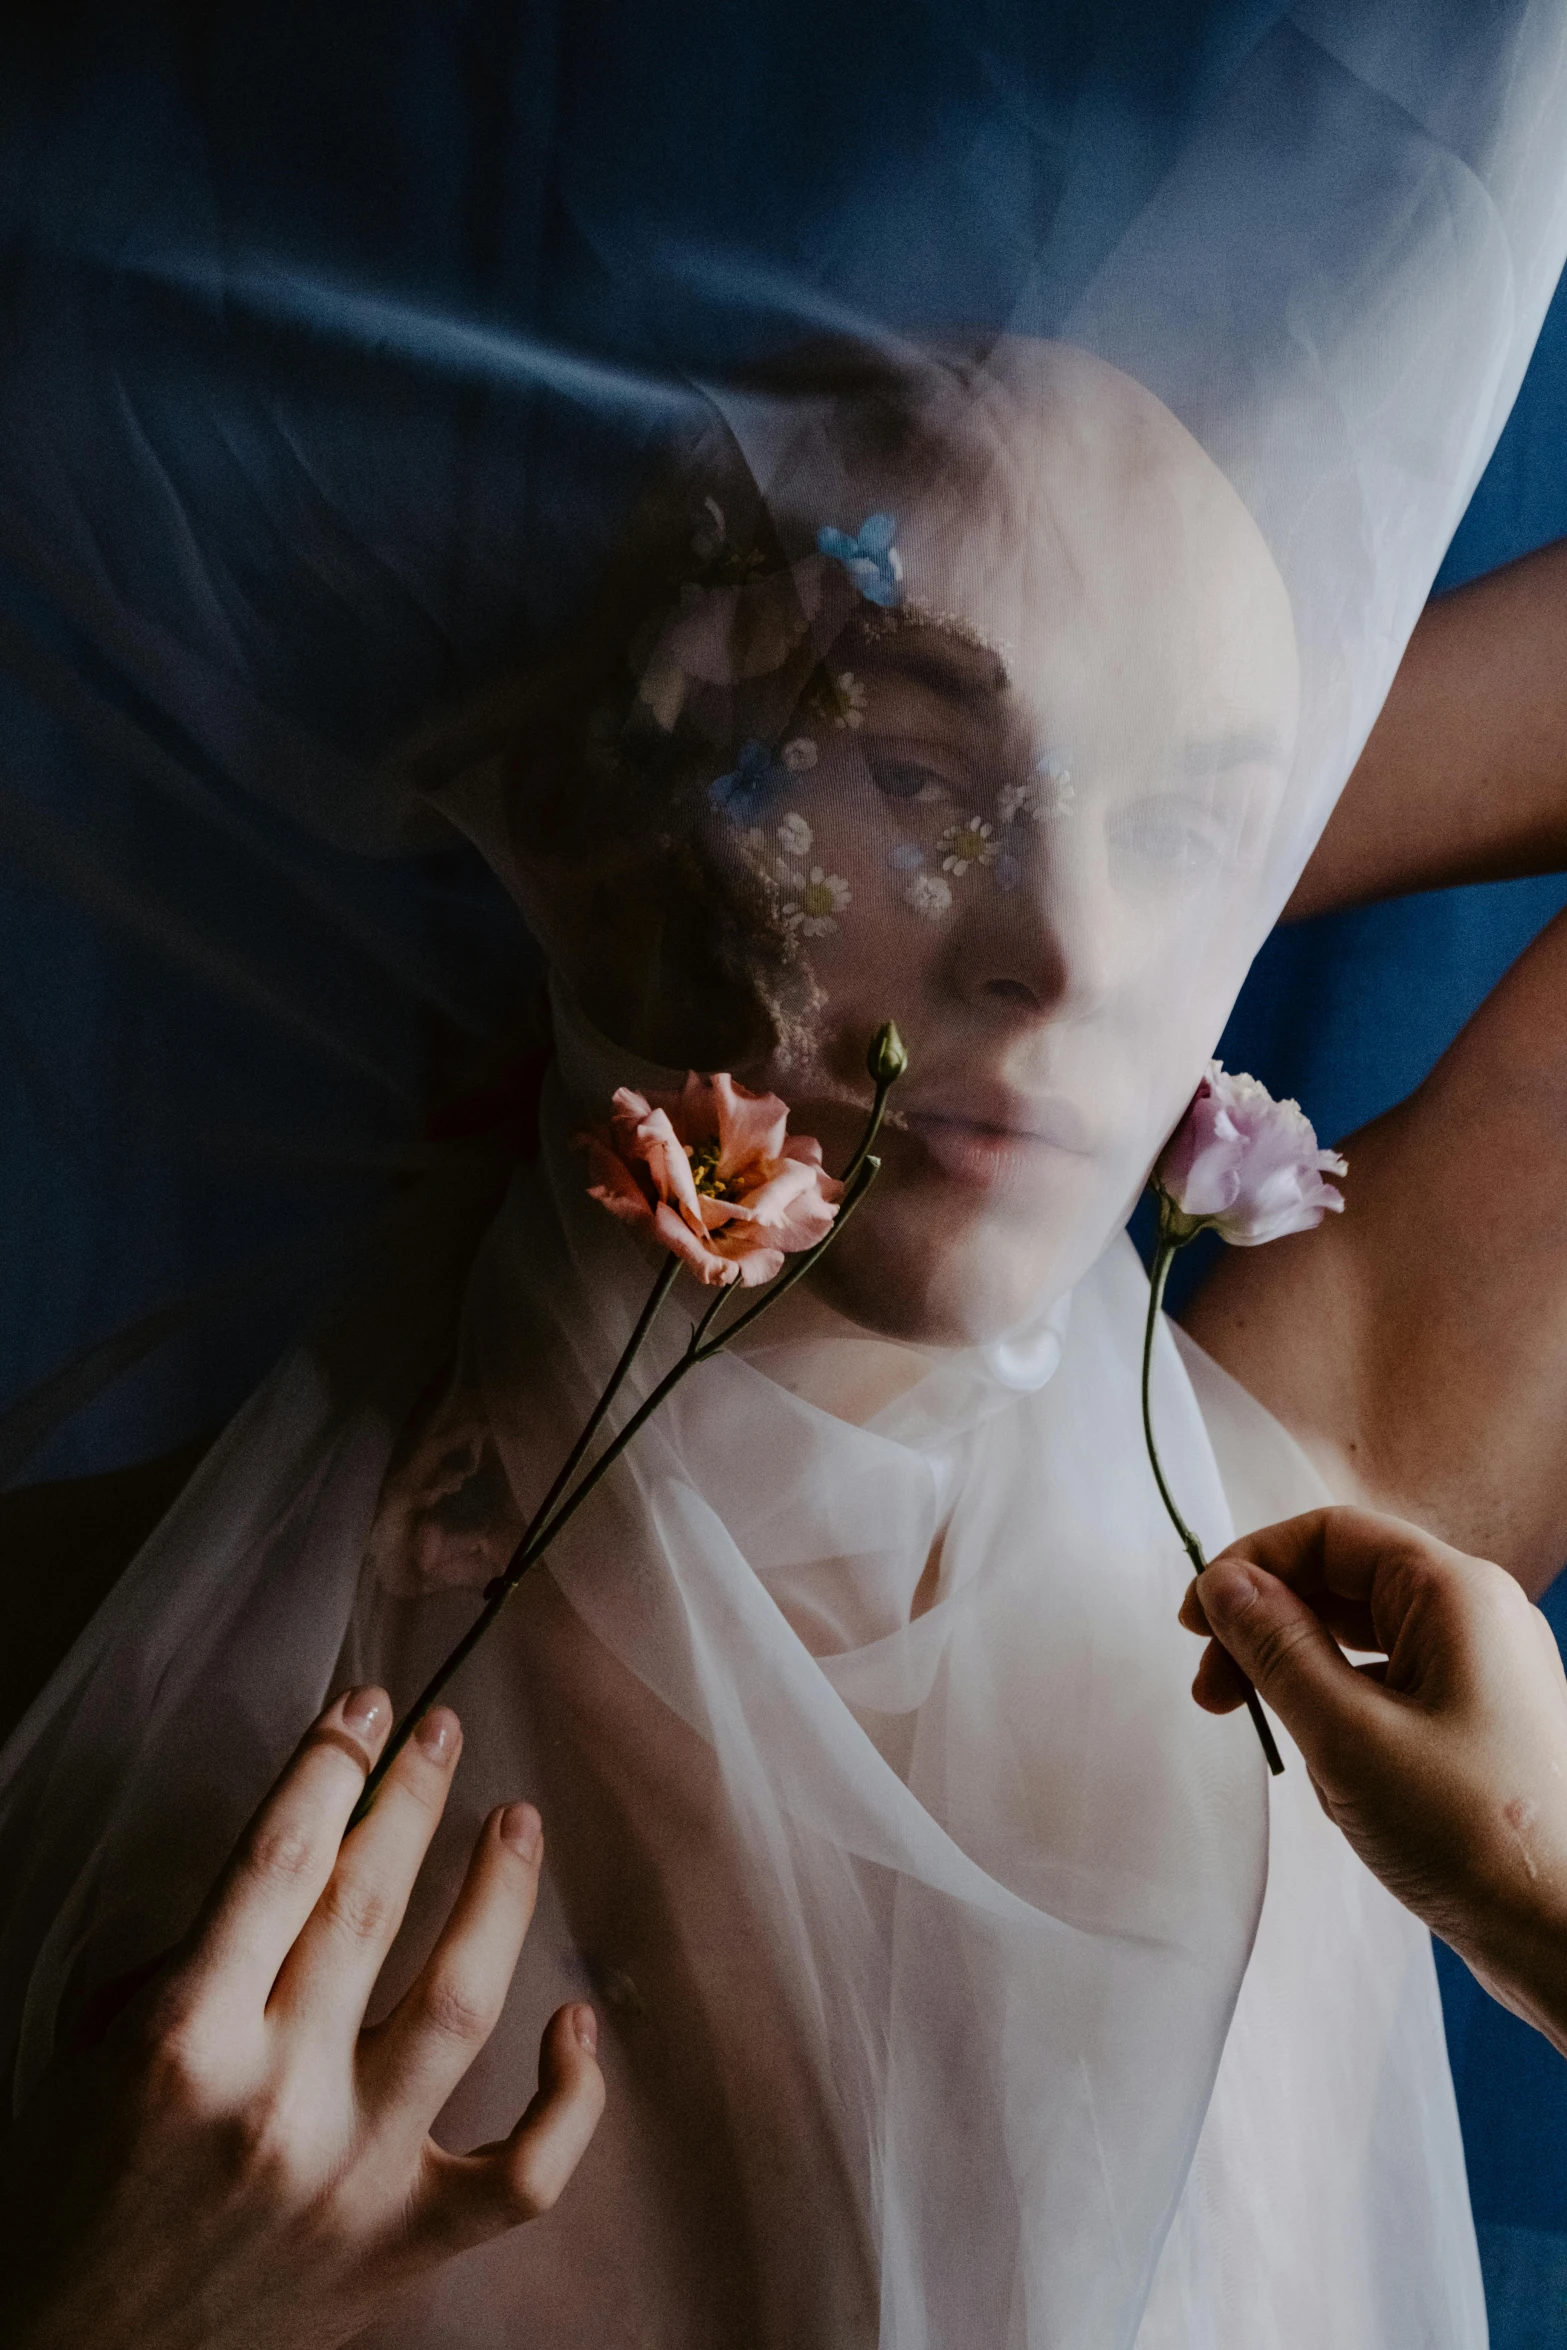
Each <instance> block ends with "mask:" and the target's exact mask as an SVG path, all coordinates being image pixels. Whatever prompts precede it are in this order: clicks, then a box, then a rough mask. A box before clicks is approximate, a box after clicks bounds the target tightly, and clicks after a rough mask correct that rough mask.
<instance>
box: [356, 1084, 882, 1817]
mask: <svg viewBox="0 0 1567 2350" xmlns="http://www.w3.org/2000/svg"><path fill="white" fill-rule="evenodd" d="M895 1082H896V1079H895V1078H892V1077H888V1078H878V1079H877V1081H876V1095H875V1099H874V1101H873V1102H872V1104H871V1111H870V1116H869V1118H868V1119H867V1121H866V1125H865V1131H864V1133H863V1134H862V1135H861V1137H860V1142H859V1147H858V1149H857V1150H856V1151H855V1153H854V1156H853V1158H852V1159H851V1160H850V1161H849V1164H848V1167H847V1168H846V1169H845V1171H844V1177H843V1180H844V1182H845V1184H846V1185H847V1190H846V1192H845V1196H844V1198H843V1199H842V1201H841V1202H840V1203H839V1208H838V1213H837V1215H836V1216H835V1217H834V1219H833V1223H832V1228H831V1230H830V1231H829V1232H828V1233H827V1234H826V1236H825V1238H824V1239H822V1240H819V1241H818V1242H817V1244H816V1246H815V1247H814V1248H810V1249H804V1250H802V1251H801V1252H800V1254H799V1255H798V1256H796V1257H794V1258H793V1259H792V1260H791V1261H790V1263H789V1264H788V1265H787V1266H786V1267H785V1268H784V1270H783V1271H782V1272H781V1273H780V1274H779V1275H778V1276H777V1278H776V1279H775V1280H773V1281H770V1282H769V1283H768V1285H767V1287H766V1289H765V1290H764V1291H763V1292H762V1294H761V1296H760V1297H759V1298H758V1299H757V1300H756V1302H755V1304H754V1305H752V1306H749V1307H748V1308H747V1310H746V1311H745V1312H744V1313H743V1314H740V1315H738V1316H737V1317H736V1319H735V1320H734V1321H733V1322H731V1323H730V1325H729V1327H728V1329H727V1330H721V1331H720V1332H719V1333H718V1335H717V1336H716V1337H709V1335H708V1332H709V1330H710V1328H711V1326H712V1323H713V1320H714V1317H715V1316H716V1314H717V1312H718V1310H719V1308H720V1306H721V1305H722V1304H723V1303H724V1301H725V1299H726V1298H727V1297H728V1296H729V1294H730V1293H729V1290H728V1289H727V1288H725V1289H720V1290H718V1291H717V1292H716V1294H715V1295H714V1297H713V1299H712V1300H711V1302H710V1303H709V1305H708V1306H707V1307H706V1309H705V1311H704V1312H703V1314H702V1316H701V1318H700V1320H699V1321H698V1322H697V1324H696V1326H695V1328H694V1329H693V1330H692V1333H691V1337H690V1340H689V1342H688V1343H687V1346H686V1349H685V1352H684V1353H683V1354H682V1355H681V1357H680V1360H679V1361H678V1362H677V1363H676V1364H675V1365H674V1367H673V1369H671V1370H669V1371H667V1372H666V1373H665V1374H664V1377H663V1378H662V1379H661V1380H660V1381H659V1383H658V1385H657V1386H656V1387H655V1388H654V1389H653V1391H652V1393H651V1394H650V1395H648V1396H646V1397H645V1398H644V1399H643V1401H642V1402H641V1403H640V1404H639V1405H638V1406H637V1409H636V1410H635V1411H634V1412H633V1413H632V1415H631V1417H630V1419H629V1420H628V1421H627V1422H626V1424H625V1426H624V1427H623V1428H622V1429H621V1430H620V1431H619V1433H618V1434H617V1435H616V1436H615V1437H614V1439H613V1440H612V1441H611V1442H610V1443H609V1444H607V1445H606V1446H605V1448H604V1450H603V1452H602V1453H600V1455H599V1457H598V1459H597V1460H596V1461H595V1462H594V1463H593V1466H592V1467H591V1468H590V1469H589V1470H588V1472H587V1474H586V1475H585V1476H584V1477H583V1478H582V1479H581V1480H580V1482H579V1483H578V1484H577V1485H575V1486H573V1487H572V1489H571V1491H570V1492H569V1493H567V1492H566V1488H567V1486H568V1485H569V1484H570V1482H571V1479H572V1477H573V1476H574V1475H575V1473H576V1471H577V1469H578V1468H579V1467H580V1466H581V1464H582V1461H583V1460H584V1458H585V1457H586V1454H587V1450H588V1446H589V1445H590V1444H591V1443H592V1441H593V1438H594V1437H595V1435H596V1434H597V1433H598V1431H599V1429H600V1428H601V1427H602V1426H603V1424H604V1417H605V1414H606V1413H607V1412H608V1410H609V1408H610V1406H611V1404H612V1403H613V1402H614V1399H615V1397H616V1395H617V1394H618V1393H619V1391H620V1388H621V1386H622V1384H623V1383H624V1380H625V1377H626V1373H627V1372H628V1371H629V1370H630V1368H631V1365H632V1363H633V1361H634V1360H635V1358H636V1355H637V1353H638V1350H639V1349H640V1347H641V1345H642V1342H643V1340H644V1339H645V1338H646V1336H647V1334H648V1332H649V1330H650V1329H651V1328H652V1326H653V1319H654V1316H655V1315H656V1314H657V1312H658V1309H659V1307H660V1306H661V1305H662V1304H663V1302H664V1300H665V1298H666V1297H667V1296H668V1295H669V1292H670V1290H671V1288H672V1287H673V1285H674V1282H675V1278H676V1276H677V1274H678V1273H679V1270H680V1263H679V1259H678V1258H676V1257H674V1256H671V1257H669V1258H668V1260H667V1261H666V1263H665V1264H664V1265H663V1266H662V1267H661V1268H660V1271H659V1275H658V1278H657V1280H656V1281H655V1282H654V1284H653V1289H652V1293H651V1295H650V1296H649V1298H648V1301H647V1303H646V1305H645V1306H644V1307H643V1309H642V1312H641V1315H640V1317H639V1318H638V1321H637V1326H636V1328H635V1330H633V1332H632V1334H631V1337H630V1338H629V1340H628V1341H627V1343H626V1347H625V1350H624V1352H623V1353H622V1355H621V1357H620V1360H619V1362H618V1363H617V1364H616V1365H615V1368H614V1370H613V1372H612V1373H611V1374H610V1379H609V1384H608V1386H607V1387H606V1388H605V1390H604V1392H603V1394H602V1395H601V1396H600V1397H599V1399H598V1402H597V1403H596V1404H595V1405H594V1407H593V1410H592V1413H591V1414H590V1415H589V1418H588V1423H587V1425H586V1427H585V1428H584V1429H583V1431H582V1433H581V1435H580V1436H579V1437H578V1438H577V1441H576V1443H575V1444H574V1445H573V1446H572V1448H571V1452H570V1454H569V1455H568V1457H567V1459H566V1462H565V1465H564V1466H563V1468H562V1469H561V1471H560V1473H559V1475H558V1476H557V1477H556V1479H555V1482H554V1483H553V1485H551V1487H550V1489H549V1491H548V1493H547V1494H546V1495H545V1497H544V1499H543V1501H542V1502H541V1503H540V1504H539V1507H538V1508H537V1510H535V1512H534V1514H533V1516H532V1518H531V1519H530V1521H529V1523H528V1526H527V1528H526V1530H525V1531H524V1533H523V1536H522V1539H521V1541H520V1542H519V1543H518V1545H517V1547H516V1549H515V1550H514V1551H513V1552H512V1555H511V1557H510V1559H509V1560H508V1561H507V1564H506V1567H505V1569H504V1571H503V1572H502V1573H501V1574H500V1575H498V1576H497V1577H496V1578H495V1580H494V1581H493V1582H492V1583H491V1584H490V1585H489V1586H488V1588H487V1589H486V1592H485V1604H484V1606H483V1608H482V1609H481V1610H480V1612H479V1614H478V1615H477V1616H476V1617H475V1618H474V1621H473V1622H472V1623H471V1624H470V1625H469V1627H468V1629H467V1631H466V1632H465V1633H464V1634H463V1636H462V1638H461V1639H460V1640H459V1641H458V1643H457V1645H456V1647H455V1648H454V1649H452V1651H451V1653H450V1654H449V1655H448V1656H447V1657H446V1658H445V1659H444V1660H443V1662H442V1663H441V1664H440V1665H439V1666H438V1667H437V1669H436V1671H435V1672H434V1673H433V1674H432V1676H431V1678H430V1679H429V1680H428V1681H427V1682H426V1683H425V1685H424V1687H423V1689H421V1690H420V1692H419V1695H418V1696H417V1697H416V1698H415V1700H414V1703H413V1706H412V1709H411V1710H410V1712H409V1713H408V1714H407V1716H406V1717H405V1718H404V1719H403V1720H402V1721H401V1722H399V1723H398V1724H397V1726H396V1728H395V1729H394V1730H393V1732H392V1735H391V1737H390V1738H389V1739H388V1741H387V1745H386V1750H385V1752H384V1753H383V1754H382V1756H381V1759H380V1761H379V1762H378V1763H377V1764H376V1766H375V1768H374V1770H373V1771H372V1772H371V1773H370V1775H369V1777H368V1778H367V1779H366V1781H365V1783H364V1787H363V1789H362V1791H361V1793H360V1797H359V1801H358V1802H357V1803H356V1804H355V1806H354V1809H353V1815H352V1817H351V1818H350V1820H349V1823H348V1826H349V1827H350V1828H354V1827H357V1826H358V1824H359V1822H360V1821H361V1820H362V1819H363V1818H364V1817H365V1815H366V1813H367V1812H368V1811H369V1810H370V1809H371V1807H372V1806H373V1804H374V1802H375V1799H376V1797H377V1795H378V1794H379V1793H380V1791H381V1787H382V1784H383V1782H384V1780H385V1778H386V1774H387V1772H388V1771H389V1770H390V1769H391V1767H392V1765H393V1763H394V1762H395V1761H396V1760H397V1757H398V1756H399V1755H400V1754H401V1753H402V1751H403V1748H404V1747H405V1746H406V1745H407V1744H408V1741H409V1739H410V1738H411V1737H412V1736H413V1734H414V1732H415V1731H416V1730H417V1729H418V1727H419V1724H420V1723H421V1722H422V1721H423V1720H424V1717H425V1715H426V1714H427V1713H428V1712H429V1711H430V1708H431V1707H432V1706H433V1705H434V1704H435V1702H436V1700H437V1699H438V1698H439V1697H440V1695H441V1693H442V1691H443V1690H444V1689H445V1688H446V1687H447V1685H448V1683H449V1682H450V1681H451V1680H452V1678H453V1676H454V1675H455V1674H456V1673H458V1672H459V1671H460V1670H461V1668H462V1667H463V1666H464V1665H465V1664H466V1663H467V1661H468V1659H469V1657H470V1656H472V1654H473V1652H474V1650H475V1649H476V1648H477V1647H478V1645H479V1643H480V1641H481V1640H482V1639H483V1638H484V1636H485V1634H486V1632H488V1630H489V1628H490V1626H491V1625H492V1624H493V1623H494V1621H495V1619H496V1617H497V1616H498V1615H499V1614H500V1612H501V1610H502V1608H503V1607H504V1606H505V1605H506V1602H507V1601H508V1600H509V1599H510V1597H511V1595H512V1593H513V1592H514V1591H515V1590H516V1588H517V1586H518V1584H519V1583H520V1582H521V1581H522V1578H523V1576H524V1575H525V1574H526V1573H527V1571H528V1569H529V1568H530V1567H531V1566H533V1565H535V1564H536V1563H537V1561H538V1560H539V1559H540V1558H542V1557H543V1555H544V1553H545V1551H546V1550H547V1549H548V1548H549V1546H550V1544H551V1543H552V1542H553V1541H554V1540H555V1537H556V1535H557V1534H559V1533H560V1532H561V1531H562V1530H563V1528H564V1527H566V1526H567V1525H569V1523H570V1522H571V1520H572V1519H573V1518H574V1517H575V1516H576V1514H577V1511H578V1510H579V1509H580V1508H581V1506H582V1504H583V1503H584V1502H585V1501H586V1500H587V1498H588V1496H589V1494H590V1493H591V1492H592V1491H593V1490H594V1488H595V1486H597V1485H598V1484H599V1482H600V1481H601V1479H602V1478H604V1477H605V1476H606V1475H607V1474H608V1472H609V1471H610V1469H612V1468H613V1467H614V1465H615V1463H616V1461H618V1460H619V1458H620V1456H621V1454H622V1453H623V1452H624V1451H625V1449H626V1447H627V1445H629V1444H630V1443H631V1441H632V1439H633V1437H635V1436H636V1435H637V1434H638V1432H639V1430H640V1429H641V1428H643V1427H644V1426H645V1424H646V1423H647V1421H649V1420H650V1419H651V1418H652V1416H653V1414H654V1413H655V1412H656V1411H657V1409H658V1407H659V1405H660V1404H661V1403H663V1402H664V1401H665V1399H666V1398H667V1397H668V1396H670V1395H672V1394H673V1392H674V1390H675V1389H676V1387H678V1386H679V1384H680V1382H681V1380H682V1379H684V1378H685V1377H686V1375H687V1373H688V1372H690V1371H694V1370H695V1369H696V1367H697V1365H698V1363H706V1362H710V1361H711V1360H712V1358H713V1356H714V1355H715V1354H718V1353H720V1352H721V1351H722V1349H723V1348H724V1347H726V1346H727V1345H728V1344H729V1342H730V1340H731V1339H732V1338H736V1337H738V1336H739V1334H740V1332H741V1331H742V1330H745V1329H748V1328H749V1327H750V1325H751V1324H752V1323H753V1322H754V1321H755V1320H756V1318H757V1316H758V1315H759V1314H761V1313H764V1312H765V1311H766V1309H767V1308H768V1307H769V1306H770V1305H774V1304H776V1302H777V1300H778V1299H779V1298H780V1297H782V1296H783V1295H784V1294H785V1293H786V1292H787V1291H788V1290H790V1289H792V1288H793V1287H794V1285H795V1283H796V1282H797V1281H801V1280H803V1279H804V1277H805V1275H806V1274H807V1273H808V1272H809V1271H810V1270H811V1267H812V1266H813V1265H814V1264H815V1263H816V1261H817V1259H818V1258H819V1257H820V1256H821V1254H822V1252H823V1250H824V1249H826V1248H829V1247H830V1246H831V1245H832V1243H833V1241H834V1240H836V1239H837V1237H838V1234H839V1233H840V1232H841V1231H842V1230H843V1227H844V1225H845V1224H846V1223H847V1222H848V1220H849V1218H850V1216H851V1215H852V1214H853V1213H854V1211H855V1209H856V1208H857V1207H858V1206H859V1204H860V1202H861V1200H862V1199H863V1198H864V1197H865V1194H866V1192H867V1191H868V1190H869V1189H870V1187H871V1184H872V1182H873V1181H874V1180H875V1177H876V1175H877V1172H878V1171H879V1169H880V1166H881V1161H880V1160H879V1159H876V1158H872V1157H871V1155H870V1146H871V1144H872V1142H873V1141H874V1140H875V1138H876V1135H877V1133H878V1131H879V1129H880V1127H881V1122H882V1118H883V1116H884V1114H885V1111H886V1107H887V1096H888V1094H889V1093H890V1092H891V1091H892V1087H893V1085H894V1083H895ZM562 1494H565V1499H564V1500H562V1499H561V1496H562ZM344 1833H345V1834H346V1833H347V1831H346V1830H345V1831H344Z"/></svg>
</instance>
